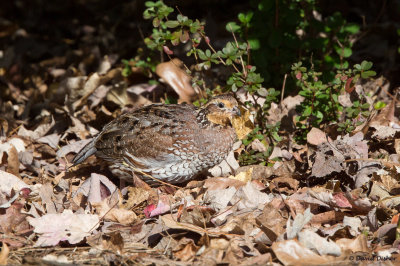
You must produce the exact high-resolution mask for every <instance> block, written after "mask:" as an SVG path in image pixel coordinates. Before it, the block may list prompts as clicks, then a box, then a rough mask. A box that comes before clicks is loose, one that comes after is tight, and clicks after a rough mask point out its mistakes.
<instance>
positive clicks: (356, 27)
mask: <svg viewBox="0 0 400 266" xmlns="http://www.w3.org/2000/svg"><path fill="white" fill-rule="evenodd" d="M343 29H344V31H346V32H348V33H350V34H356V33H358V32H359V31H360V26H359V25H357V24H353V23H352V24H347V25H346V26H344V27H343Z"/></svg>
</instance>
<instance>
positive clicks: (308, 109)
mask: <svg viewBox="0 0 400 266" xmlns="http://www.w3.org/2000/svg"><path fill="white" fill-rule="evenodd" d="M311 112H312V108H311V106H307V108H306V109H305V110H304V111H303V116H310V115H311Z"/></svg>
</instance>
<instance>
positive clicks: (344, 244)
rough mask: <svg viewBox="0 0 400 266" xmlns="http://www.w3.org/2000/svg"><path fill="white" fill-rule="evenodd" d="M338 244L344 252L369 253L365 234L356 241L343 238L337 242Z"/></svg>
mask: <svg viewBox="0 0 400 266" xmlns="http://www.w3.org/2000/svg"><path fill="white" fill-rule="evenodd" d="M336 244H338V245H339V246H340V248H341V249H342V250H343V251H351V252H369V251H370V249H369V248H368V243H367V237H366V236H365V235H364V234H360V235H359V236H358V237H356V238H355V239H349V238H341V239H338V240H337V241H336Z"/></svg>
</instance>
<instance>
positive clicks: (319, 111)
mask: <svg viewBox="0 0 400 266" xmlns="http://www.w3.org/2000/svg"><path fill="white" fill-rule="evenodd" d="M371 68H372V63H371V62H368V61H363V62H362V63H361V64H356V65H354V67H353V68H352V69H345V68H343V69H341V70H338V71H337V74H336V76H335V79H334V80H333V82H332V83H324V82H322V81H321V80H320V76H321V74H322V73H321V72H316V71H314V69H310V70H308V69H307V68H306V67H304V66H303V65H302V63H301V62H299V63H295V64H293V66H292V75H293V76H294V78H295V79H296V80H297V85H298V86H299V87H300V88H301V90H300V92H299V94H300V95H301V96H303V97H304V101H303V102H302V103H301V105H300V106H299V108H298V111H299V112H300V113H301V115H300V116H298V117H297V118H296V120H297V127H298V129H300V132H301V134H300V137H299V139H304V137H305V134H306V133H307V132H308V130H309V129H310V128H311V127H320V126H321V124H329V123H337V124H338V126H339V130H340V131H345V132H351V131H353V130H354V129H355V127H356V126H358V125H359V124H360V123H362V121H361V120H362V119H361V117H360V116H362V117H364V118H365V117H368V116H369V114H370V112H369V110H370V105H369V104H368V103H367V102H366V99H365V98H364V97H363V96H362V95H360V96H359V99H357V100H354V101H353V104H352V106H350V107H347V108H346V109H343V107H342V105H340V103H339V95H340V94H341V93H342V92H345V93H351V92H352V91H353V90H354V84H355V83H356V82H357V81H358V80H359V79H360V78H363V79H368V78H370V77H373V76H375V75H376V73H375V71H373V70H371ZM342 114H344V116H343V119H342V120H343V121H341V122H338V121H339V120H340V117H341V115H342Z"/></svg>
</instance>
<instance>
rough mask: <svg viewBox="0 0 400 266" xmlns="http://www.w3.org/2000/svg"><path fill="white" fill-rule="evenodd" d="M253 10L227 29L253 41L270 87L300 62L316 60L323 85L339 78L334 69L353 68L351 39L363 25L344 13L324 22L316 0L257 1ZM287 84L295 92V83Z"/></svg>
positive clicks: (256, 62)
mask: <svg viewBox="0 0 400 266" xmlns="http://www.w3.org/2000/svg"><path fill="white" fill-rule="evenodd" d="M250 5H251V6H252V9H251V10H249V11H246V12H243V13H239V14H238V21H237V22H230V23H228V24H227V29H228V30H231V31H233V32H236V33H238V34H239V35H240V37H241V38H242V39H244V40H247V41H248V43H249V45H250V47H251V50H252V61H253V62H254V65H256V66H257V67H258V69H259V72H260V73H261V75H262V76H263V77H264V79H265V82H268V83H269V84H271V85H272V86H275V87H277V86H280V84H282V77H283V76H284V74H286V73H288V72H289V71H290V67H291V65H292V62H293V60H294V59H295V58H297V59H299V60H300V61H308V59H309V58H313V64H314V65H315V67H316V68H318V69H320V70H321V72H322V73H323V75H322V78H323V79H324V81H332V80H333V79H334V75H335V70H334V69H335V68H336V69H339V68H341V67H348V65H349V63H348V61H347V59H348V58H349V57H350V56H351V55H352V45H353V42H352V39H351V36H354V34H357V33H358V32H359V30H360V26H359V25H357V24H354V23H348V22H346V20H345V19H344V18H343V17H342V16H341V14H340V13H334V14H332V15H328V16H326V17H324V18H323V17H322V16H321V15H320V10H319V9H320V8H319V6H320V3H319V2H318V1H316V0H303V1H298V0H276V1H269V0H261V1H260V0H258V1H256V0H253V1H250ZM287 85H288V86H289V89H290V87H291V82H290V80H289V81H288V84H287ZM292 85H294V84H292Z"/></svg>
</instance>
